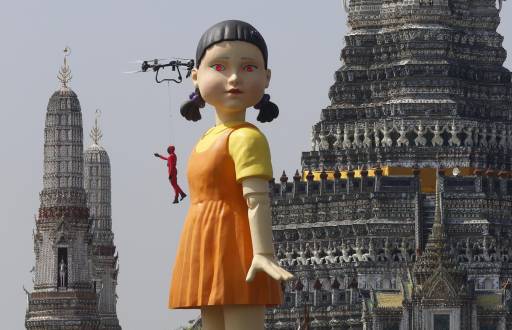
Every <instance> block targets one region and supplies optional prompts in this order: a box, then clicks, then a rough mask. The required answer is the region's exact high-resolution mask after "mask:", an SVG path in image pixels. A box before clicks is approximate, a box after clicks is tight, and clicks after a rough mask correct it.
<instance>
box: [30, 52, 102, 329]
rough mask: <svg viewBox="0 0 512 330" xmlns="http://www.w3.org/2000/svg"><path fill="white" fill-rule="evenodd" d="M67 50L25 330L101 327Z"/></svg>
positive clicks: (52, 108) (51, 110)
mask: <svg viewBox="0 0 512 330" xmlns="http://www.w3.org/2000/svg"><path fill="white" fill-rule="evenodd" d="M68 54H69V49H68V48H66V50H65V57H64V64H63V66H62V67H61V69H60V72H59V76H58V78H59V80H60V82H61V86H60V88H59V89H58V90H57V91H56V92H55V93H53V95H52V96H51V97H50V101H49V103H48V108H47V112H46V123H45V129H44V175H43V190H42V191H41V193H40V199H41V206H40V208H39V214H38V216H37V218H36V230H35V232H34V252H35V256H36V263H35V267H34V274H33V275H34V288H33V291H32V292H30V293H29V294H28V308H27V313H26V318H25V326H26V328H27V329H38V330H39V329H45V330H46V329H59V330H60V329H99V325H100V319H99V317H98V312H97V295H96V292H95V290H94V287H93V284H92V276H91V275H92V274H91V271H90V269H91V261H90V257H89V256H90V252H91V244H90V242H91V239H92V235H91V224H90V221H89V209H88V207H87V201H86V192H85V189H84V184H83V145H82V135H83V133H82V113H81V109H80V102H79V100H78V97H77V95H76V94H75V92H73V91H72V90H71V89H70V88H69V81H70V80H71V71H70V69H69V66H68V63H67V56H68Z"/></svg>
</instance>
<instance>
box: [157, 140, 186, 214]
mask: <svg viewBox="0 0 512 330" xmlns="http://www.w3.org/2000/svg"><path fill="white" fill-rule="evenodd" d="M174 150H175V148H174V146H173V145H170V146H169V147H168V148H167V152H168V153H169V157H164V156H162V155H160V154H158V153H155V154H154V155H155V157H158V158H161V159H163V160H166V161H167V168H168V169H169V181H170V182H171V186H172V188H173V189H174V194H175V196H174V202H173V204H176V203H178V195H179V196H181V199H180V200H182V199H183V198H185V197H187V194H185V193H184V192H183V190H181V188H180V186H179V185H178V170H177V169H176V160H177V159H176V154H175V153H174Z"/></svg>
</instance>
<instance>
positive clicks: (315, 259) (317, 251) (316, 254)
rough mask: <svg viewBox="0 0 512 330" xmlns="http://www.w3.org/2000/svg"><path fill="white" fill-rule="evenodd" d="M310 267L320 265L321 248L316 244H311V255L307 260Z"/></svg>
mask: <svg viewBox="0 0 512 330" xmlns="http://www.w3.org/2000/svg"><path fill="white" fill-rule="evenodd" d="M309 261H310V262H311V264H312V265H321V264H322V261H323V260H322V247H321V246H319V245H318V244H317V243H316V242H315V243H314V244H313V254H312V256H311V258H310V259H309Z"/></svg>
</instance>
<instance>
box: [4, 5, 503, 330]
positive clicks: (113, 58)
mask: <svg viewBox="0 0 512 330" xmlns="http://www.w3.org/2000/svg"><path fill="white" fill-rule="evenodd" d="M511 12H512V11H511V9H510V5H509V4H507V3H505V8H504V10H503V12H502V14H501V15H502V17H506V16H507V15H510V14H511ZM224 19H242V20H246V21H248V22H250V23H252V24H253V25H254V26H256V28H257V29H258V30H259V31H260V32H261V33H262V35H263V36H264V38H265V39H266V41H267V44H268V48H269V67H270V68H271V69H272V81H271V83H270V88H269V90H268V91H269V93H270V94H271V97H272V100H273V101H274V102H275V103H277V104H278V105H279V107H280V111H281V112H280V116H279V118H277V120H275V121H274V122H272V123H271V124H261V123H258V124H257V125H258V126H259V127H261V128H262V130H263V131H264V133H265V134H266V135H267V137H268V138H269V141H270V146H271V151H272V159H273V166H274V176H275V177H279V176H280V174H281V171H282V170H283V169H285V170H286V171H287V172H288V173H289V174H291V172H293V171H294V170H295V169H296V168H300V155H301V151H304V150H309V148H310V142H309V141H310V138H309V137H310V130H311V125H312V124H313V123H315V122H316V121H318V120H319V113H320V110H321V109H322V108H323V107H325V106H326V105H328V104H329V100H328V97H327V92H328V88H329V86H330V85H331V84H332V83H333V74H334V71H335V70H336V69H337V68H338V67H339V66H340V61H339V54H340V50H341V48H342V46H343V35H344V33H345V32H346V29H347V28H346V13H345V12H344V11H343V6H342V2H341V0H337V1H334V0H321V1H297V0H274V1H270V0H258V1H252V2H250V1H242V0H238V1H236V0H211V1H197V0H187V1H181V2H178V1H169V0H168V1H127V0H124V1H119V0H112V1H96V0H94V1H82V2H71V1H61V0H59V1H57V0H56V1H36V0H34V1H25V0H23V1H22V0H18V1H9V2H8V1H6V0H3V1H2V10H1V11H0V44H1V51H0V64H1V66H2V70H1V73H0V91H1V92H0V109H1V114H2V120H1V127H0V141H1V150H2V156H1V162H0V169H1V170H0V200H1V204H0V205H1V207H0V234H1V236H0V261H1V268H0V283H2V294H1V295H0V311H2V312H1V314H0V315H1V317H0V319H1V321H0V327H1V328H2V329H9V330H17V329H23V328H24V318H25V310H26V306H27V303H26V297H25V294H24V292H23V290H22V285H25V287H27V288H30V289H31V288H32V283H31V275H30V273H29V270H30V269H31V268H32V266H33V265H34V262H35V256H34V253H33V242H32V229H33V228H34V214H36V213H37V210H38V208H39V192H40V191H41V189H42V165H43V130H44V119H45V113H46V106H47V104H48V99H49V97H50V96H51V94H52V93H53V92H54V91H55V90H56V89H57V88H58V81H57V78H56V75H57V72H58V69H59V67H60V65H61V64H62V58H63V57H62V49H63V48H64V46H65V45H69V46H70V47H71V49H72V54H71V57H70V58H69V63H70V67H71V70H72V73H73V80H72V81H71V84H70V85H71V88H72V89H73V90H74V91H75V92H76V93H77V94H78V97H79V99H80V103H81V106H82V114H83V118H84V142H85V143H84V145H85V147H87V146H88V145H90V144H91V141H90V138H89V137H88V133H89V131H90V129H91V126H92V123H93V121H94V111H95V109H97V108H100V109H101V110H102V112H103V115H102V118H101V120H100V125H101V127H102V130H103V136H104V137H103V140H102V145H103V146H104V147H105V148H106V149H107V151H108V153H109V156H110V160H111V166H112V214H113V216H112V221H113V227H114V233H115V244H116V245H117V248H118V251H119V256H120V257H119V263H120V274H119V285H118V295H119V301H118V305H117V306H118V316H119V319H120V323H121V325H122V327H123V329H126V330H139V329H151V330H153V329H155V330H158V329H175V328H177V327H178V326H179V325H181V324H185V323H186V321H187V320H189V319H191V318H194V317H196V316H197V315H198V312H197V311H196V310H192V311H179V310H178V311H176V310H168V309H167V307H166V306H167V297H168V290H169V280H170V273H171V267H172V264H173V260H174V255H175V250H176V245H177V242H178V237H179V233H180V231H181V227H182V224H183V220H184V216H185V212H186V210H187V207H188V199H187V200H186V202H184V203H181V204H179V205H173V204H171V201H172V198H173V194H171V190H170V186H169V183H168V181H167V176H166V167H165V164H164V162H162V161H159V160H158V159H156V158H154V157H153V153H154V152H160V153H164V152H165V148H166V146H167V145H168V144H169V143H174V144H175V145H176V147H177V154H178V171H179V174H180V176H179V182H180V185H181V186H182V187H184V188H185V191H188V187H187V185H186V178H185V168H186V159H187V158H188V154H189V152H190V150H191V149H192V147H193V145H194V143H195V142H196V140H197V139H198V137H199V136H200V135H201V134H202V133H203V132H204V131H205V130H206V129H207V128H209V127H211V126H212V125H213V116H212V110H211V109H203V120H201V121H200V122H199V123H192V122H187V121H185V120H184V119H182V118H181V116H180V115H179V104H180V103H181V102H182V101H183V100H184V99H185V98H186V97H187V95H188V94H189V93H190V92H191V91H192V85H191V82H190V81H189V80H187V81H185V82H184V83H183V84H181V85H175V84H173V85H171V86H170V96H171V97H170V100H171V102H169V94H168V92H169V89H168V87H167V85H164V84H162V85H157V84H156V83H155V82H154V76H153V75H152V74H151V73H146V74H134V75H126V74H123V73H122V72H123V71H129V70H134V69H137V64H133V63H130V61H133V60H137V59H151V58H155V57H158V58H162V57H164V58H165V57H170V56H175V57H190V58H192V57H193V56H195V48H196V44H197V41H198V39H199V37H200V36H201V34H202V33H203V32H204V30H205V29H207V28H208V27H209V26H211V25H213V24H214V23H216V22H218V21H221V20H224ZM511 28H512V24H511V23H507V22H504V23H503V24H502V26H501V28H500V31H501V33H502V34H504V35H505V43H504V46H505V48H506V49H511V46H510V45H511V43H512V32H508V31H510V30H511ZM507 34H508V35H507ZM169 105H170V107H171V109H172V116H170V114H171V112H170V109H169ZM249 114H250V115H249V120H250V121H253V122H255V113H254V112H253V111H249Z"/></svg>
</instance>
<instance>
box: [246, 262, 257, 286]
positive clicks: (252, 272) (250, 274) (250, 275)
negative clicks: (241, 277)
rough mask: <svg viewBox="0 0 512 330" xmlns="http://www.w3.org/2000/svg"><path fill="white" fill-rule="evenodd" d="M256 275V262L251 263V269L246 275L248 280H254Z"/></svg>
mask: <svg viewBox="0 0 512 330" xmlns="http://www.w3.org/2000/svg"><path fill="white" fill-rule="evenodd" d="M255 275H256V268H255V267H254V264H252V265H251V267H250V268H249V270H248V271H247V276H246V277H245V281H246V282H252V280H254V276H255Z"/></svg>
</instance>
